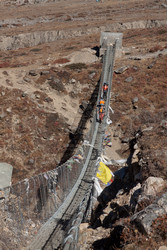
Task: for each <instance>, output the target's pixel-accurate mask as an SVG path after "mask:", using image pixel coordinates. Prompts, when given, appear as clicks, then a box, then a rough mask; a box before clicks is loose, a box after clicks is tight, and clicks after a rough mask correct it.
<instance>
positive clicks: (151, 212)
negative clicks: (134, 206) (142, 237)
mask: <svg viewBox="0 0 167 250" xmlns="http://www.w3.org/2000/svg"><path fill="white" fill-rule="evenodd" d="M166 214H167V192H165V193H164V194H163V195H162V196H161V197H160V198H158V199H157V200H156V201H155V202H154V203H152V204H151V205H149V206H147V207H146V208H145V209H143V210H142V211H140V212H138V213H136V214H134V215H133V216H132V217H131V222H132V223H134V224H135V225H136V227H137V228H138V230H139V231H140V232H141V233H143V234H146V235H147V234H150V233H151V227H152V223H153V221H155V220H156V219H157V218H158V217H160V216H164V215H166Z"/></svg>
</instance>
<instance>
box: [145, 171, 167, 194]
mask: <svg viewBox="0 0 167 250" xmlns="http://www.w3.org/2000/svg"><path fill="white" fill-rule="evenodd" d="M165 185H166V184H165V181H164V180H163V179H162V178H159V177H152V176H150V177H148V178H147V180H146V181H145V182H144V183H143V185H142V192H143V193H144V194H145V195H151V196H155V195H156V194H157V193H159V192H161V190H162V189H163V188H164V187H165Z"/></svg>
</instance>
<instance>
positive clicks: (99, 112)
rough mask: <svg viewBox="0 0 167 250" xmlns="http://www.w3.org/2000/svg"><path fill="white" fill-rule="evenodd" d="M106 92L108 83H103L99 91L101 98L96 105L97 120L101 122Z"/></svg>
mask: <svg viewBox="0 0 167 250" xmlns="http://www.w3.org/2000/svg"><path fill="white" fill-rule="evenodd" d="M107 92H108V83H105V82H104V83H103V87H102V93H101V98H100V101H99V104H98V105H97V109H98V110H97V113H98V117H99V119H98V120H99V122H100V123H101V122H102V120H103V118H104V115H105V101H106V98H107Z"/></svg>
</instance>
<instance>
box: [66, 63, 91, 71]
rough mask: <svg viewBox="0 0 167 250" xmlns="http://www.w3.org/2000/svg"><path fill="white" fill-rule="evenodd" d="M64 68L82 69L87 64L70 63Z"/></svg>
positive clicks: (85, 67)
mask: <svg viewBox="0 0 167 250" xmlns="http://www.w3.org/2000/svg"><path fill="white" fill-rule="evenodd" d="M66 68H69V69H72V70H82V69H87V66H86V64H85V63H72V64H69V65H66Z"/></svg>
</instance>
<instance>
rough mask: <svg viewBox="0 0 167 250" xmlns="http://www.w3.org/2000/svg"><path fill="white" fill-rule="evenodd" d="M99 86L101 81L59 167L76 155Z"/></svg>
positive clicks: (71, 137)
mask: <svg viewBox="0 0 167 250" xmlns="http://www.w3.org/2000/svg"><path fill="white" fill-rule="evenodd" d="M99 85H100V80H99V81H98V83H97V85H96V87H95V89H94V91H93V93H92V95H91V97H90V99H89V102H88V105H87V107H86V108H85V109H84V110H83V114H82V117H81V119H80V122H79V124H78V127H77V129H76V131H75V133H73V134H72V133H70V135H69V137H70V143H69V146H68V148H67V149H66V151H65V152H64V154H63V156H62V158H61V160H60V163H59V165H61V164H63V163H65V162H66V161H67V160H68V159H69V158H70V157H71V156H72V155H73V153H74V150H75V148H76V147H77V145H78V144H79V143H80V142H81V141H82V140H83V131H84V129H85V126H86V123H87V120H88V119H90V118H91V116H92V113H93V109H94V106H95V104H96V101H97V96H98V90H99Z"/></svg>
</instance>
